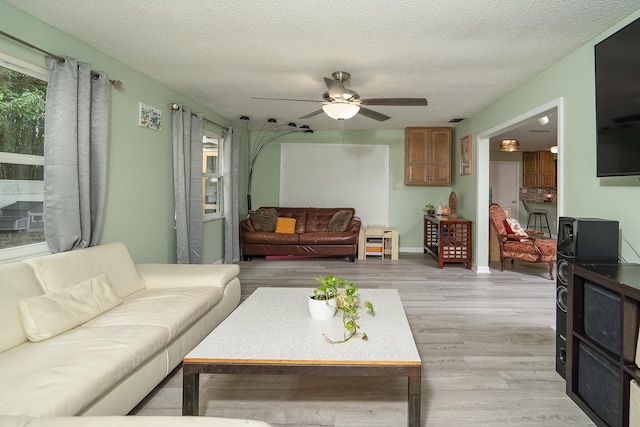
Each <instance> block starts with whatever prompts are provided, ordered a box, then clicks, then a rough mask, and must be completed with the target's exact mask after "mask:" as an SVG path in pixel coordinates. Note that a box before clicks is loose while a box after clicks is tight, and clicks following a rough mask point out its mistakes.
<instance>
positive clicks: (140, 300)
mask: <svg viewBox="0 0 640 427" xmlns="http://www.w3.org/2000/svg"><path fill="white" fill-rule="evenodd" d="M223 294H224V289H222V288H218V287H213V286H192V287H187V286H184V287H183V286H180V287H175V288H157V289H143V290H141V291H140V292H136V293H135V294H133V295H130V296H128V297H127V298H125V300H124V302H123V304H122V305H121V306H120V307H117V308H115V309H113V310H111V311H109V312H108V313H105V314H103V315H102V316H99V317H96V318H95V319H93V320H91V321H90V322H88V323H87V324H86V326H91V327H97V326H118V325H147V326H159V327H162V328H164V329H166V330H167V331H168V333H169V335H168V337H169V338H170V339H172V340H173V339H175V338H176V337H177V336H179V335H180V334H182V333H184V332H185V331H186V330H187V329H188V328H189V327H190V326H191V325H193V324H194V323H195V322H196V321H198V319H200V318H201V317H202V316H204V315H205V313H207V311H209V310H210V309H211V308H212V307H214V306H215V305H216V304H218V303H219V302H220V301H221V300H222V296H223ZM164 344H165V345H166V344H168V342H165V343H164Z"/></svg>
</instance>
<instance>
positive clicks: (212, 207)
mask: <svg viewBox="0 0 640 427" xmlns="http://www.w3.org/2000/svg"><path fill="white" fill-rule="evenodd" d="M223 172H224V170H223V166H222V138H221V137H220V135H217V134H215V133H214V132H212V131H210V130H207V129H206V127H205V129H204V132H203V137H202V213H203V214H204V220H205V221H206V220H210V219H214V218H221V217H222V203H223V200H222V179H223Z"/></svg>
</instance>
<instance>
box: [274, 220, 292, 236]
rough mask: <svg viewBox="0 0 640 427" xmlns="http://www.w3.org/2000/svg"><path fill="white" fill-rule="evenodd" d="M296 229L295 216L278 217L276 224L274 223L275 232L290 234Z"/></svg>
mask: <svg viewBox="0 0 640 427" xmlns="http://www.w3.org/2000/svg"><path fill="white" fill-rule="evenodd" d="M295 229H296V220H295V218H283V217H278V224H277V225H276V233H287V234H292V233H294V232H295Z"/></svg>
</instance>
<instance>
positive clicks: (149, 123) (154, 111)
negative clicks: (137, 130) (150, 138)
mask: <svg viewBox="0 0 640 427" xmlns="http://www.w3.org/2000/svg"><path fill="white" fill-rule="evenodd" d="M138 126H142V127H143V128H148V129H153V130H157V131H158V132H159V131H161V130H162V110H160V109H158V108H155V107H152V106H151V105H147V104H144V103H142V102H141V103H140V107H139V109H138Z"/></svg>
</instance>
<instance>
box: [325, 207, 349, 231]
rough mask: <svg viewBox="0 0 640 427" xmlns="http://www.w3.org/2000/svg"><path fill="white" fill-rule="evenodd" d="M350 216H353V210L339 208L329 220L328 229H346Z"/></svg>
mask: <svg viewBox="0 0 640 427" xmlns="http://www.w3.org/2000/svg"><path fill="white" fill-rule="evenodd" d="M351 217H353V212H351V211H348V210H341V211H338V212H336V213H334V214H333V216H332V217H331V219H330V220H329V226H328V227H329V231H344V230H346V229H347V225H349V221H351Z"/></svg>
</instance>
